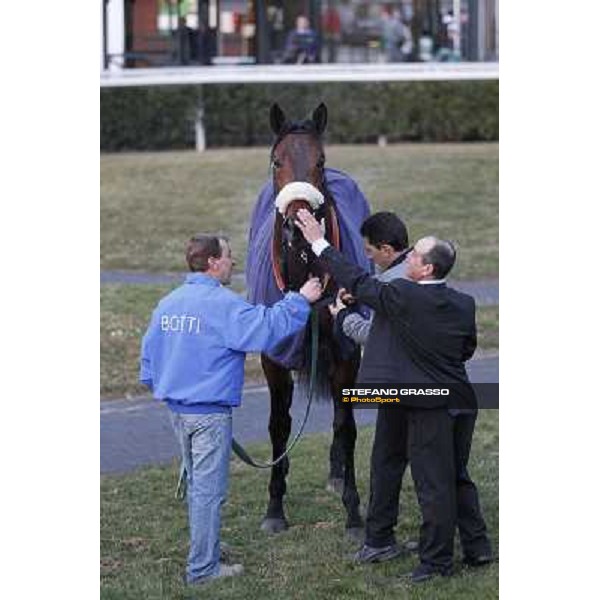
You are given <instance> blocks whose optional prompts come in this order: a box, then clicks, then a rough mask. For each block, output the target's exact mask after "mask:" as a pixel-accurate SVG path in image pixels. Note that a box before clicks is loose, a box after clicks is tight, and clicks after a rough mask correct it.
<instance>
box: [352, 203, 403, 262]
mask: <svg viewBox="0 0 600 600" xmlns="http://www.w3.org/2000/svg"><path fill="white" fill-rule="evenodd" d="M360 234H361V235H362V236H363V237H365V238H367V239H368V240H369V244H371V245H372V246H375V247H376V248H381V245H382V244H389V245H390V246H391V247H392V248H393V249H394V250H396V251H397V252H401V251H402V250H405V249H406V248H407V247H408V232H407V231H406V226H405V225H404V223H403V222H402V220H401V219H400V218H399V217H398V216H397V215H395V214H394V213H393V212H378V213H375V214H374V215H371V216H370V217H369V218H368V219H366V220H365V222H364V223H363V224H362V226H361V228H360Z"/></svg>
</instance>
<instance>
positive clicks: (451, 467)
mask: <svg viewBox="0 0 600 600" xmlns="http://www.w3.org/2000/svg"><path fill="white" fill-rule="evenodd" d="M475 420H476V414H460V415H457V416H454V417H453V416H450V415H449V414H448V411H447V410H446V409H429V410H418V409H415V410H411V411H410V413H409V448H410V450H409V451H410V455H411V472H412V476H413V480H414V482H415V489H416V492H417V498H418V500H419V505H420V507H421V515H422V523H421V531H420V538H419V556H420V559H421V562H423V563H426V564H428V565H430V566H432V567H434V568H438V569H447V568H449V567H451V566H452V558H453V549H454V532H455V528H456V526H458V528H459V533H460V539H461V544H462V548H463V554H464V555H465V557H474V556H478V555H480V554H486V553H489V551H490V544H489V540H488V538H487V533H486V527H485V522H484V520H483V517H482V516H481V510H480V507H479V497H478V493H477V488H476V486H475V484H474V483H473V481H472V480H471V478H470V477H469V473H468V471H467V464H468V461H469V454H470V451H471V441H472V438H473V430H474V428H475Z"/></svg>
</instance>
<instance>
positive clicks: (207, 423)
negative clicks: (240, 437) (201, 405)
mask: <svg viewBox="0 0 600 600" xmlns="http://www.w3.org/2000/svg"><path fill="white" fill-rule="evenodd" d="M172 420H173V427H174V428H175V433H176V434H177V438H178V440H179V445H180V447H181V456H182V459H183V464H184V465H185V469H186V471H187V499H188V517H189V526H190V553H189V555H188V562H187V571H186V575H187V581H188V583H191V582H193V581H196V580H198V579H201V578H204V577H207V576H210V575H216V574H217V573H218V571H219V558H220V550H219V532H220V529H221V505H222V504H223V502H225V498H226V496H227V487H228V483H229V458H230V455H231V414H223V413H210V414H198V415H192V414H179V413H172Z"/></svg>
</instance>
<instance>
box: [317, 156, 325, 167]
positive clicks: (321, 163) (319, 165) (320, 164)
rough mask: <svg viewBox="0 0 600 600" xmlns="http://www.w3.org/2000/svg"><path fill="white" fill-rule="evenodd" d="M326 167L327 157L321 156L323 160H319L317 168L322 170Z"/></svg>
mask: <svg viewBox="0 0 600 600" xmlns="http://www.w3.org/2000/svg"><path fill="white" fill-rule="evenodd" d="M324 165H325V157H324V156H321V158H319V160H318V161H317V167H319V168H322V167H323V166H324Z"/></svg>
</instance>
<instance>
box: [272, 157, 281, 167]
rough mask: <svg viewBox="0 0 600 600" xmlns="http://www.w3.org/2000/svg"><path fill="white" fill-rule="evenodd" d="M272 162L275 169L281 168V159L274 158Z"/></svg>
mask: <svg viewBox="0 0 600 600" xmlns="http://www.w3.org/2000/svg"><path fill="white" fill-rule="evenodd" d="M271 164H272V165H273V168H274V169H280V168H281V161H279V160H277V159H274V160H273V162H272V163H271Z"/></svg>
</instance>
